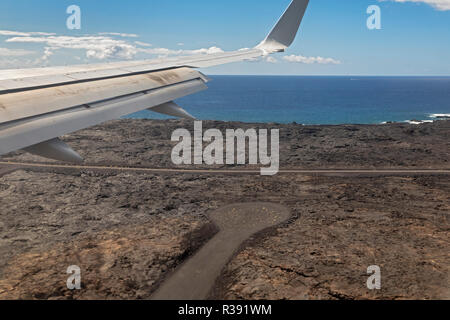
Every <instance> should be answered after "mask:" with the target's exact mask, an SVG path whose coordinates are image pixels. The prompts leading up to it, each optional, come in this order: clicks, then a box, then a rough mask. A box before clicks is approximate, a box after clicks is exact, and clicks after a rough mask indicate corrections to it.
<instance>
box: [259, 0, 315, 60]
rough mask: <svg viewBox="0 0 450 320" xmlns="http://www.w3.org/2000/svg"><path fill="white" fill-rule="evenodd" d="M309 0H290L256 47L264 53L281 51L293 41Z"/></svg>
mask: <svg viewBox="0 0 450 320" xmlns="http://www.w3.org/2000/svg"><path fill="white" fill-rule="evenodd" d="M308 3H309V0H292V3H291V4H290V5H289V7H288V8H287V10H286V12H285V13H284V14H283V16H282V17H281V18H280V20H279V21H278V23H277V24H276V25H275V27H274V28H273V29H272V31H271V32H270V33H269V35H268V36H267V37H266V39H265V40H264V41H263V42H261V43H260V44H259V45H258V46H257V47H256V48H258V49H261V50H263V51H265V52H266V53H274V52H283V51H284V50H285V49H286V48H288V47H289V46H290V45H291V44H292V42H294V39H295V36H296V35H297V32H298V29H299V27H300V23H301V22H302V20H303V16H304V15H305V12H306V8H307V7H308Z"/></svg>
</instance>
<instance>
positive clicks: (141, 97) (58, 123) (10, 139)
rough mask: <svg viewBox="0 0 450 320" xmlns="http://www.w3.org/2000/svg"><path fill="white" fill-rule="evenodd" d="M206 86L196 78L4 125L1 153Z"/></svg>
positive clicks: (159, 103) (200, 89)
mask: <svg viewBox="0 0 450 320" xmlns="http://www.w3.org/2000/svg"><path fill="white" fill-rule="evenodd" d="M205 89H207V87H206V84H205V83H204V81H203V80H201V79H193V80H189V81H185V82H182V83H178V84H174V85H171V86H166V87H161V88H158V89H155V90H152V91H150V92H148V93H137V94H134V95H131V96H128V97H122V98H117V99H114V100H111V101H108V102H99V103H95V104H91V105H88V106H79V107H77V108H74V109H72V110H63V111H60V112H56V113H53V114H47V115H41V116H36V117H33V118H31V119H26V120H22V121H19V122H14V123H9V124H5V125H3V126H2V125H0V133H1V134H0V154H6V153H9V152H12V151H15V150H18V149H23V148H26V147H29V146H33V145H35V144H38V143H40V142H42V141H48V140H51V139H53V138H54V137H60V136H63V135H65V134H68V133H71V132H75V131H78V130H81V129H85V128H88V127H91V126H93V125H96V124H99V123H102V122H105V121H109V120H113V119H118V118H120V117H122V116H125V115H128V114H130V113H134V112H137V111H141V110H145V109H148V108H150V107H152V106H158V105H162V104H164V103H166V102H170V101H172V100H175V99H179V98H181V97H184V96H186V95H190V94H194V93H196V92H199V91H202V90H205Z"/></svg>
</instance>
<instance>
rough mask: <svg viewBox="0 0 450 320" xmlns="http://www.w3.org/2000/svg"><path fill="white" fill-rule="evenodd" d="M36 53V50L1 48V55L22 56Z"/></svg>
mask: <svg viewBox="0 0 450 320" xmlns="http://www.w3.org/2000/svg"><path fill="white" fill-rule="evenodd" d="M34 53H35V52H34V51H28V50H23V49H8V48H0V57H22V56H28V55H30V54H34Z"/></svg>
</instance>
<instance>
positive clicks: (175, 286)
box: [152, 202, 291, 300]
mask: <svg viewBox="0 0 450 320" xmlns="http://www.w3.org/2000/svg"><path fill="white" fill-rule="evenodd" d="M290 216H291V215H290V212H289V210H288V209H287V208H285V207H283V206H280V205H276V204H271V203H263V202H259V203H246V204H239V205H230V206H226V207H223V208H221V209H218V210H216V211H214V212H212V213H211V214H210V218H211V220H212V221H213V222H214V223H215V224H216V225H217V226H218V227H219V228H220V231H219V233H218V234H217V235H216V236H215V237H214V238H212V239H211V240H210V241H209V242H208V243H206V245H205V246H204V247H203V248H201V249H200V250H199V251H198V252H197V253H196V254H195V255H194V256H193V257H192V258H191V259H189V260H188V261H187V262H186V263H184V264H183V265H182V266H181V267H179V268H178V270H176V271H175V273H174V274H173V275H172V276H171V277H170V278H169V279H168V280H167V281H166V282H165V283H164V284H163V285H162V286H161V287H160V288H159V290H158V291H157V292H156V293H155V294H154V295H153V296H152V299H153V300H204V299H206V298H207V297H208V294H209V292H210V290H211V289H212V287H213V285H214V283H215V281H216V279H217V277H218V276H219V275H220V273H221V271H222V269H223V268H224V267H225V265H226V264H227V262H228V261H229V260H230V259H231V258H232V256H233V254H234V253H235V252H236V250H237V249H238V248H239V246H240V245H241V244H242V243H243V242H244V241H245V240H247V239H248V238H250V237H251V236H252V235H254V234H255V233H257V232H259V231H262V230H264V229H267V228H269V227H272V226H276V225H278V224H280V223H282V222H284V221H286V220H288V219H289V218H290Z"/></svg>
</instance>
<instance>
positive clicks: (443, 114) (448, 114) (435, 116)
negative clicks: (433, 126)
mask: <svg viewBox="0 0 450 320" xmlns="http://www.w3.org/2000/svg"><path fill="white" fill-rule="evenodd" d="M429 117H430V118H450V113H433V114H430V115H429Z"/></svg>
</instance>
